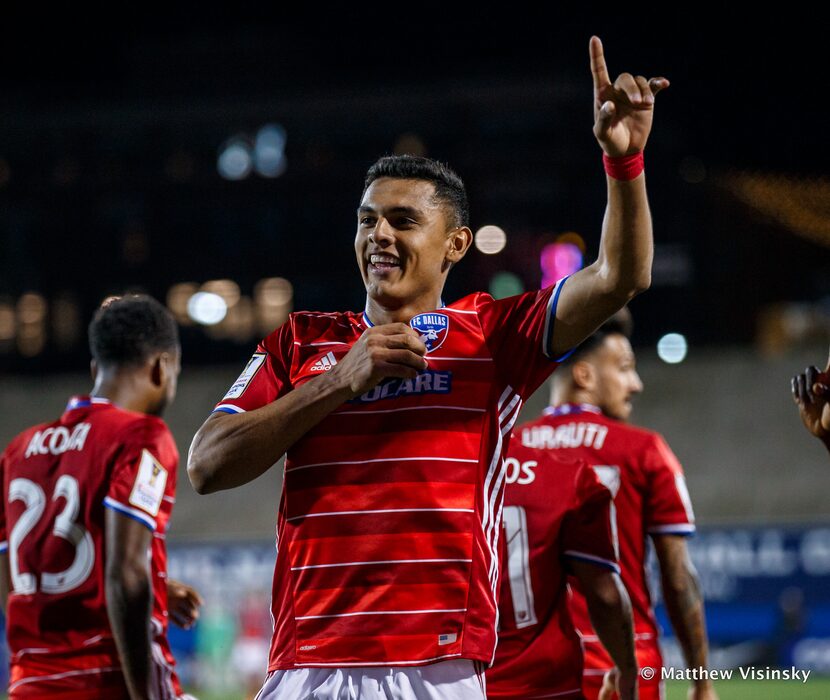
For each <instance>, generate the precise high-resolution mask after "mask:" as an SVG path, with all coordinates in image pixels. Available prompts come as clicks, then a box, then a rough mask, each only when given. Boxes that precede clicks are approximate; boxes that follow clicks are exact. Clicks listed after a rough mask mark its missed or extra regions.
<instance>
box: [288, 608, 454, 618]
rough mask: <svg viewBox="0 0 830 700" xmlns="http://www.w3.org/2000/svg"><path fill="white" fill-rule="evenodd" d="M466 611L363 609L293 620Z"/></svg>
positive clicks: (451, 609) (306, 616)
mask: <svg viewBox="0 0 830 700" xmlns="http://www.w3.org/2000/svg"><path fill="white" fill-rule="evenodd" d="M457 612H467V608H448V609H443V610H365V611H362V612H351V613H335V614H331V615H303V616H301V617H295V618H294V619H295V620H320V619H323V618H328V617H360V616H363V615H421V614H424V613H457Z"/></svg>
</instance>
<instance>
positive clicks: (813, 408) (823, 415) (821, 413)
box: [792, 360, 830, 447]
mask: <svg viewBox="0 0 830 700" xmlns="http://www.w3.org/2000/svg"><path fill="white" fill-rule="evenodd" d="M792 391H793V400H794V401H795V404H796V406H798V412H799V414H800V415H801V421H802V423H804V426H805V427H806V428H807V430H809V431H810V432H811V433H812V434H813V435H815V436H816V437H817V438H818V439H819V440H822V441H823V442H824V443H825V444H827V445H828V447H830V360H828V361H827V368H826V369H825V370H824V372H820V371H819V369H818V367H808V368H807V369H806V370H804V372H803V373H801V374H796V375H795V376H794V377H793V378H792Z"/></svg>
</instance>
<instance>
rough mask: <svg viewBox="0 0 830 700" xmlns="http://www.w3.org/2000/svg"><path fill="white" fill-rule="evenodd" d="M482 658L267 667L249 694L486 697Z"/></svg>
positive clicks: (273, 697)
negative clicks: (261, 681) (259, 683)
mask: <svg viewBox="0 0 830 700" xmlns="http://www.w3.org/2000/svg"><path fill="white" fill-rule="evenodd" d="M486 698H487V691H486V688H485V685H484V664H482V663H481V662H480V661H470V660H469V659H456V660H454V661H439V662H438V663H435V664H428V665H427V666H378V667H367V666H357V667H354V668H298V669H291V670H288V671H272V672H271V673H269V674H268V677H267V678H266V679H265V685H263V686H262V690H260V691H259V693H257V696H256V698H255V700H486Z"/></svg>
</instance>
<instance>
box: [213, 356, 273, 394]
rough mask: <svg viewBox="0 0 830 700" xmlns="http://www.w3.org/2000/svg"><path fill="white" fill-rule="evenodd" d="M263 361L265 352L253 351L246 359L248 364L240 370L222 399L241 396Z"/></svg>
mask: <svg viewBox="0 0 830 700" xmlns="http://www.w3.org/2000/svg"><path fill="white" fill-rule="evenodd" d="M264 362H265V353H264V352H255V353H254V355H253V357H251V359H250V360H248V364H247V365H245V369H243V370H242V374H240V375H239V378H238V379H237V380H236V381H235V382H234V383H233V386H231V388H230V389H229V390H228V393H227V394H225V396H224V397H223V398H222V400H223V401H225V400H226V399H238V398H239V397H240V396H242V394H243V392H244V391H245V389H247V388H248V384H250V383H251V380H252V379H253V378H254V375H255V374H256V373H257V372H258V371H259V368H260V367H262V365H263V363H264Z"/></svg>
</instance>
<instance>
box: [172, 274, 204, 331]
mask: <svg viewBox="0 0 830 700" xmlns="http://www.w3.org/2000/svg"><path fill="white" fill-rule="evenodd" d="M198 291H199V285H197V284H196V283H195V282H179V283H178V284H174V285H173V286H172V287H170V289H168V290H167V308H168V309H170V312H171V313H172V314H173V317H174V318H175V319H176V321H178V322H179V323H180V324H182V325H183V326H189V325H190V324H191V323H193V320H192V319H191V318H190V314H189V313H188V312H187V302H189V301H190V297H192V296H193V295H194V294H195V293H196V292H198Z"/></svg>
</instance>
